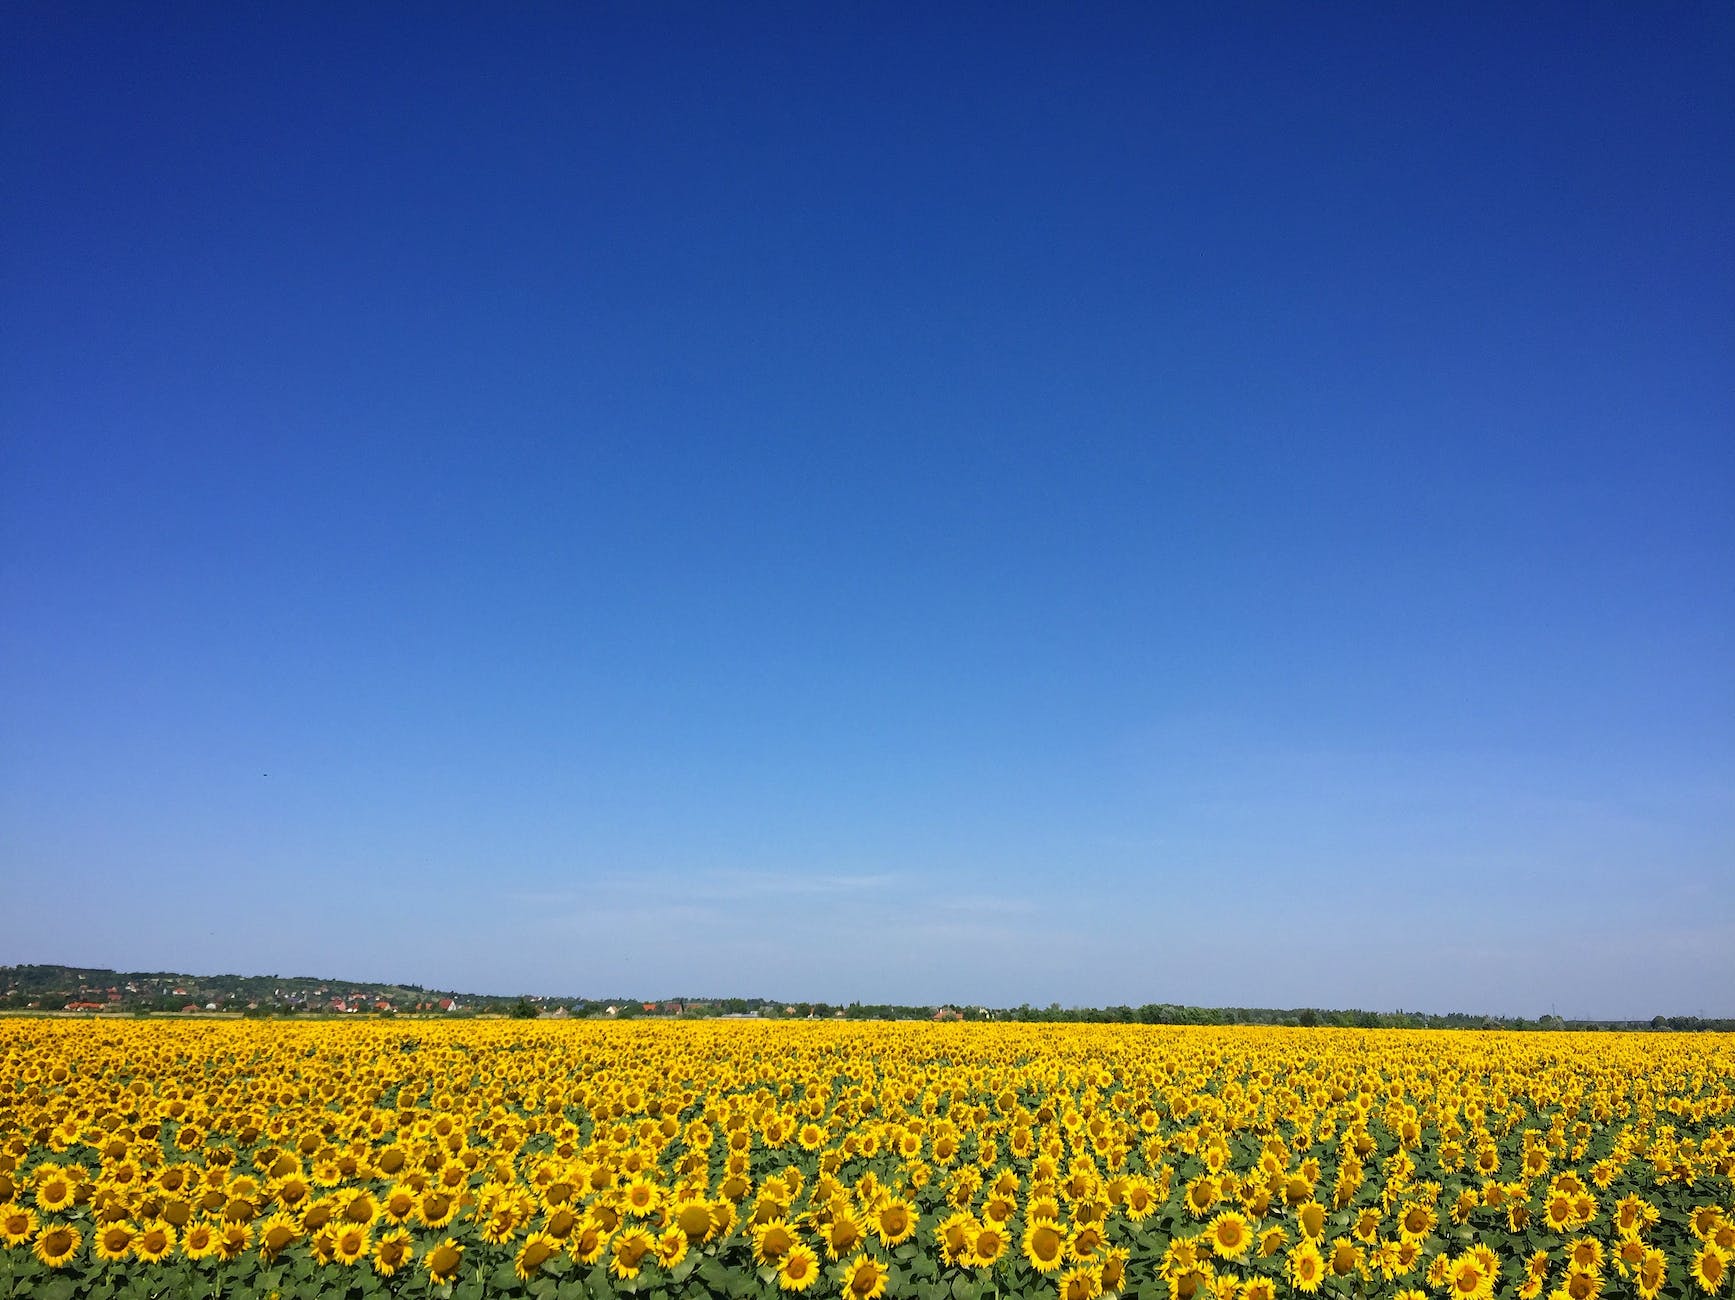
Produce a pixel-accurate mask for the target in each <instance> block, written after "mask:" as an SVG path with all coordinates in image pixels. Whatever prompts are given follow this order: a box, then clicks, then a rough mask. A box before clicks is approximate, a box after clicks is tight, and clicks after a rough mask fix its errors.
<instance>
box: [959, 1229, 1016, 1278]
mask: <svg viewBox="0 0 1735 1300" xmlns="http://www.w3.org/2000/svg"><path fill="white" fill-rule="evenodd" d="M1008 1244H1009V1243H1008V1241H1007V1237H1006V1229H1005V1228H1003V1227H1001V1226H1000V1225H999V1224H998V1223H984V1224H982V1226H981V1227H979V1228H978V1229H977V1230H976V1235H975V1239H974V1240H973V1241H972V1242H971V1243H970V1249H969V1252H968V1253H967V1254H966V1255H965V1256H964V1262H965V1263H966V1264H968V1265H969V1266H970V1267H971V1268H993V1267H994V1265H995V1264H997V1263H999V1262H1000V1257H1001V1256H1002V1255H1004V1254H1005V1253H1006V1247H1007V1245H1008Z"/></svg>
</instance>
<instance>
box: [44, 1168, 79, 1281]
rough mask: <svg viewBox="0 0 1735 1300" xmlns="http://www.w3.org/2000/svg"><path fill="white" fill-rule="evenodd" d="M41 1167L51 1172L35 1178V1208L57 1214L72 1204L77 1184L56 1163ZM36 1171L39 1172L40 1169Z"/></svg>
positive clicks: (76, 1192)
mask: <svg viewBox="0 0 1735 1300" xmlns="http://www.w3.org/2000/svg"><path fill="white" fill-rule="evenodd" d="M43 1167H44V1168H50V1169H52V1172H51V1173H49V1174H47V1175H46V1176H39V1177H37V1179H36V1208H37V1209H38V1210H41V1211H42V1212H43V1213H44V1214H59V1213H60V1212H61V1211H62V1210H65V1209H66V1208H67V1207H68V1206H70V1205H71V1204H72V1201H73V1198H74V1197H75V1196H76V1195H77V1194H78V1184H77V1183H75V1182H74V1181H73V1180H72V1176H71V1175H70V1174H69V1173H68V1172H67V1171H66V1170H64V1169H61V1168H60V1167H59V1166H58V1165H55V1166H43ZM37 1172H38V1174H39V1175H40V1174H41V1170H38V1171H37ZM56 1267H58V1265H56Z"/></svg>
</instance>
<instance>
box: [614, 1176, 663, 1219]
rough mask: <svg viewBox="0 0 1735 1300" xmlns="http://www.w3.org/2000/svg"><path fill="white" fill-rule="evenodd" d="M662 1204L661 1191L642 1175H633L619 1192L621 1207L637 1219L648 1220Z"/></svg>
mask: <svg viewBox="0 0 1735 1300" xmlns="http://www.w3.org/2000/svg"><path fill="white" fill-rule="evenodd" d="M662 1203H663V1193H662V1189H661V1188H659V1187H658V1186H657V1185H656V1184H655V1183H653V1182H652V1181H651V1180H650V1179H649V1178H646V1177H645V1176H644V1175H643V1174H635V1175H634V1176H633V1179H632V1181H631V1182H629V1183H628V1184H627V1185H626V1187H625V1188H623V1189H622V1192H621V1206H622V1208H623V1209H625V1210H626V1212H627V1213H628V1214H631V1215H633V1216H635V1217H637V1218H641V1219H643V1218H648V1217H649V1216H650V1215H653V1214H655V1213H656V1212H657V1210H658V1208H659V1207H660V1206H661V1205H662Z"/></svg>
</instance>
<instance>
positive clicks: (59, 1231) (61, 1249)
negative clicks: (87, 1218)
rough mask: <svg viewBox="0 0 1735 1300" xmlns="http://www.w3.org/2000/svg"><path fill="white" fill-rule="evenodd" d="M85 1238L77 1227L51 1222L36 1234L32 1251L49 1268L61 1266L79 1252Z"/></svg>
mask: <svg viewBox="0 0 1735 1300" xmlns="http://www.w3.org/2000/svg"><path fill="white" fill-rule="evenodd" d="M83 1241H84V1238H83V1237H82V1236H81V1235H80V1234H79V1231H78V1229H77V1228H74V1227H72V1226H70V1225H69V1224H64V1223H51V1224H49V1225H48V1227H46V1228H44V1229H42V1230H41V1231H40V1232H38V1233H37V1234H36V1241H35V1242H34V1244H33V1245H32V1246H31V1251H32V1253H33V1254H34V1255H35V1256H36V1258H37V1259H39V1260H41V1261H42V1262H43V1263H44V1264H46V1265H47V1266H48V1267H49V1268H59V1267H61V1266H62V1265H63V1264H65V1263H67V1262H68V1261H69V1260H71V1258H72V1257H73V1256H74V1255H76V1254H77V1253H78V1248H79V1245H80V1244H81V1243H82V1242H83Z"/></svg>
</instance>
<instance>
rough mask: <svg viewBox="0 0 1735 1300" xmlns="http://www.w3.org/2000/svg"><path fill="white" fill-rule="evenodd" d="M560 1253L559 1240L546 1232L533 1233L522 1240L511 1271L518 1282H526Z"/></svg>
mask: <svg viewBox="0 0 1735 1300" xmlns="http://www.w3.org/2000/svg"><path fill="white" fill-rule="evenodd" d="M560 1251H561V1242H560V1238H558V1237H553V1236H550V1235H549V1234H548V1233H546V1232H533V1233H531V1234H530V1235H529V1236H528V1237H526V1238H525V1239H524V1244H523V1245H522V1246H520V1247H519V1248H518V1253H517V1255H515V1256H514V1257H513V1259H512V1271H513V1272H514V1273H516V1274H517V1275H518V1280H519V1281H520V1282H528V1281H529V1280H530V1279H531V1278H532V1277H534V1276H535V1275H536V1273H537V1271H538V1270H539V1269H541V1267H542V1266H543V1265H544V1264H545V1263H547V1262H548V1261H549V1260H550V1259H553V1258H554V1257H555V1256H557V1255H559V1254H560Z"/></svg>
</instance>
